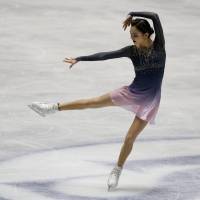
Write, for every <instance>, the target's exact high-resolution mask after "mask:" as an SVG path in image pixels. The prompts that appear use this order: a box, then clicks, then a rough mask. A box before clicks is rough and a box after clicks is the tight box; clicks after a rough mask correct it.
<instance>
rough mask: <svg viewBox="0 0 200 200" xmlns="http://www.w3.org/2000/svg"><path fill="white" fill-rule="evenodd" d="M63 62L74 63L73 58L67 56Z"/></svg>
mask: <svg viewBox="0 0 200 200" xmlns="http://www.w3.org/2000/svg"><path fill="white" fill-rule="evenodd" d="M63 62H67V63H72V59H71V58H65V59H64V60H63Z"/></svg>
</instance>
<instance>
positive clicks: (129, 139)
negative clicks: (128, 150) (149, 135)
mask: <svg viewBox="0 0 200 200" xmlns="http://www.w3.org/2000/svg"><path fill="white" fill-rule="evenodd" d="M134 140H135V137H134V136H132V135H127V136H126V138H125V141H124V143H125V144H127V145H130V144H133V142H134Z"/></svg>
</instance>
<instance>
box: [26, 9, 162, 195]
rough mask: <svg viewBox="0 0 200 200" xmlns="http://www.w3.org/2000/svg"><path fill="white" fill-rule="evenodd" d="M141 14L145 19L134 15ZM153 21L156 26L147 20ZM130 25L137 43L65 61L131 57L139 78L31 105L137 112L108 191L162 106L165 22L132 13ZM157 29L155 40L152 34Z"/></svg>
mask: <svg viewBox="0 0 200 200" xmlns="http://www.w3.org/2000/svg"><path fill="white" fill-rule="evenodd" d="M135 16H139V17H142V18H135V19H133V17H135ZM144 18H149V19H151V20H152V21H153V26H154V30H153V28H152V27H151V26H150V24H149V22H148V21H147V20H146V19H144ZM128 26H130V36H131V39H132V41H133V45H129V46H125V47H123V48H121V49H118V50H115V51H109V52H99V53H95V54H92V55H88V56H80V57H76V58H65V60H64V62H66V63H70V64H71V65H70V66H69V68H70V69H71V68H72V66H73V65H74V64H76V63H77V62H79V61H97V60H107V59H113V58H119V57H128V58H130V59H131V61H132V63H133V66H134V71H135V74H136V76H135V78H134V80H133V81H132V83H131V84H130V85H125V86H122V87H120V88H117V89H115V90H113V91H111V92H108V93H106V94H103V95H101V96H97V97H93V98H87V99H79V100H76V101H72V102H62V103H61V102H59V103H57V102H56V103H41V102H33V103H32V104H30V105H28V106H29V107H30V108H31V109H32V110H34V111H35V112H37V113H38V114H40V115H41V116H43V117H44V116H46V115H48V114H51V113H55V112H57V111H64V110H74V109H86V108H102V107H106V106H120V107H122V108H124V109H126V110H129V111H131V112H133V113H134V114H135V117H134V120H133V122H132V124H131V126H130V128H129V130H128V133H127V135H126V137H125V139H124V143H123V145H122V147H121V152H120V154H119V158H118V162H117V164H115V166H114V168H113V169H112V171H111V173H110V175H109V178H108V183H107V184H108V191H109V190H110V189H111V188H112V189H113V188H116V187H117V185H118V181H119V177H120V174H121V171H122V169H123V165H124V163H125V160H126V159H127V157H128V155H129V154H130V152H131V150H132V146H133V143H134V141H135V139H136V137H137V136H138V135H139V133H140V132H141V131H142V130H143V129H144V127H145V126H146V125H147V123H148V122H149V123H150V124H155V117H156V114H157V111H158V108H159V105H160V98H161V85H162V79H163V75H164V68H165V61H166V51H165V39H164V34H163V29H162V25H161V22H160V19H159V16H158V14H157V13H154V12H148V11H143V12H129V13H128V15H127V17H126V19H125V20H124V21H123V29H124V31H125V30H126V28H127V27H128ZM154 31H155V39H154V41H152V39H151V38H150V36H151V35H152V34H153V33H154Z"/></svg>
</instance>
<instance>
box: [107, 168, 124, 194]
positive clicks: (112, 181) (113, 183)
mask: <svg viewBox="0 0 200 200" xmlns="http://www.w3.org/2000/svg"><path fill="white" fill-rule="evenodd" d="M121 171H122V167H119V166H115V167H114V168H113V170H112V171H111V173H110V175H109V178H108V191H109V190H110V189H114V188H116V187H117V185H118V181H119V177H120V174H121Z"/></svg>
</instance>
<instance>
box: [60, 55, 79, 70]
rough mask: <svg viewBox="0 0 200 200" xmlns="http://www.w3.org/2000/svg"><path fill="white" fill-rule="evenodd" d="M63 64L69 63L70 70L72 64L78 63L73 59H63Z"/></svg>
mask: <svg viewBox="0 0 200 200" xmlns="http://www.w3.org/2000/svg"><path fill="white" fill-rule="evenodd" d="M63 62H66V63H71V65H70V66H69V69H71V68H72V66H73V65H74V64H76V63H77V62H78V61H77V60H76V59H74V58H65V59H64V60H63Z"/></svg>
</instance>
